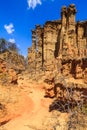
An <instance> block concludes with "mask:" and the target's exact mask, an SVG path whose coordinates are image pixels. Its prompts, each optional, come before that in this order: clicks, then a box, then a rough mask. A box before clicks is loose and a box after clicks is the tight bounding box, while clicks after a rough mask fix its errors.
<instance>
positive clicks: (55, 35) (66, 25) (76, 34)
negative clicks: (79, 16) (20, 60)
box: [28, 4, 87, 83]
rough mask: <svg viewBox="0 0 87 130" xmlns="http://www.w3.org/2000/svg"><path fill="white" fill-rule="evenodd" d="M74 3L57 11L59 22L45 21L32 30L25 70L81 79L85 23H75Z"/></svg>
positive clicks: (85, 64)
mask: <svg viewBox="0 0 87 130" xmlns="http://www.w3.org/2000/svg"><path fill="white" fill-rule="evenodd" d="M76 12H77V10H76V7H75V5H74V4H71V5H69V7H68V8H67V7H66V6H63V7H62V9H61V20H54V21H47V22H46V23H45V24H44V26H43V27H41V26H40V25H36V28H35V29H34V30H32V47H31V48H29V49H28V50H29V51H28V64H29V70H31V71H33V72H34V71H35V73H36V72H38V71H39V70H42V71H54V69H55V70H56V71H59V72H60V73H61V74H62V75H63V76H70V77H74V78H75V79H83V81H84V82H85V83H86V77H87V76H86V75H87V74H86V69H87V21H83V22H76V21H75V17H76Z"/></svg>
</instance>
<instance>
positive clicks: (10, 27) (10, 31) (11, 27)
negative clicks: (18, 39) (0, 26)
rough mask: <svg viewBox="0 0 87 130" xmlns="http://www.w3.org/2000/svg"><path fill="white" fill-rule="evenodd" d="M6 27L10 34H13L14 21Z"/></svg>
mask: <svg viewBox="0 0 87 130" xmlns="http://www.w3.org/2000/svg"><path fill="white" fill-rule="evenodd" d="M4 28H5V29H6V31H7V33H8V34H12V33H13V32H14V31H15V30H14V25H13V24H12V23H10V24H9V25H7V24H5V25H4Z"/></svg>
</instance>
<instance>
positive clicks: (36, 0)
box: [27, 0, 42, 9]
mask: <svg viewBox="0 0 87 130" xmlns="http://www.w3.org/2000/svg"><path fill="white" fill-rule="evenodd" d="M27 2H28V6H29V8H32V9H34V8H35V7H36V6H37V4H39V5H41V4H42V2H41V0H27Z"/></svg>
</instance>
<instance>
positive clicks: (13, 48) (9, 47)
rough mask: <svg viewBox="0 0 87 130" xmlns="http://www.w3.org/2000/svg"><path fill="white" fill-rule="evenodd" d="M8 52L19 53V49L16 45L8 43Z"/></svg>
mask: <svg viewBox="0 0 87 130" xmlns="http://www.w3.org/2000/svg"><path fill="white" fill-rule="evenodd" d="M8 50H11V51H15V52H18V47H17V45H16V43H11V42H8Z"/></svg>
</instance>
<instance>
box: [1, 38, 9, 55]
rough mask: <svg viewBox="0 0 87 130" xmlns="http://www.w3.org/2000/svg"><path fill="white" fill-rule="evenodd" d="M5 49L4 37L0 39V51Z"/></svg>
mask: <svg viewBox="0 0 87 130" xmlns="http://www.w3.org/2000/svg"><path fill="white" fill-rule="evenodd" d="M6 49H7V41H6V40H5V39H4V38H1V39H0V53H2V52H3V51H5V50H6Z"/></svg>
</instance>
